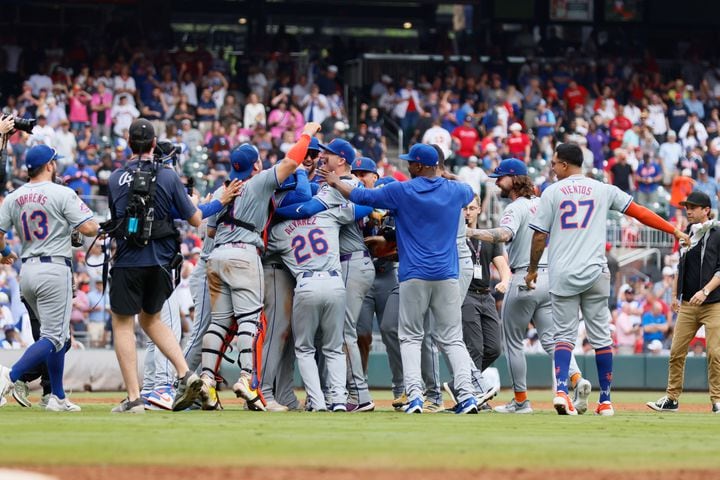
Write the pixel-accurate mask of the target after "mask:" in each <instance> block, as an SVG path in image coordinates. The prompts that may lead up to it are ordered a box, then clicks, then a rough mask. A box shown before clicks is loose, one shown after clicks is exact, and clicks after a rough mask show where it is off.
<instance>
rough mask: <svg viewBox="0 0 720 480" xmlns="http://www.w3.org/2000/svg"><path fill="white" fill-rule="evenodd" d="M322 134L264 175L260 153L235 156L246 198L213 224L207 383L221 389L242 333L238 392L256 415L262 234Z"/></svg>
mask: <svg viewBox="0 0 720 480" xmlns="http://www.w3.org/2000/svg"><path fill="white" fill-rule="evenodd" d="M319 129H320V126H319V125H318V124H317V123H313V122H310V123H308V124H306V125H305V127H304V129H303V135H302V136H301V137H300V140H298V142H297V143H296V144H295V145H294V146H293V147H292V148H291V149H290V150H289V151H288V153H287V156H286V158H285V159H283V160H282V161H281V162H279V163H277V164H276V165H275V166H273V167H272V168H270V169H269V170H261V169H262V166H261V165H260V164H259V162H258V154H257V150H255V149H254V148H253V147H252V146H251V145H247V144H245V145H241V146H240V147H237V148H236V149H235V150H233V152H232V154H231V166H232V169H231V170H232V171H231V173H230V178H231V179H238V180H242V181H243V186H242V189H241V192H240V194H239V195H238V197H237V198H236V199H235V201H234V202H233V204H232V208H228V209H226V210H225V211H224V212H223V213H222V214H218V215H215V216H214V217H213V218H212V219H211V220H210V221H208V235H209V236H211V237H213V238H215V247H214V249H213V251H212V253H211V254H210V257H209V259H208V265H207V267H208V283H209V287H210V299H211V304H212V323H211V325H210V327H209V328H208V331H207V333H206V334H205V336H204V337H203V355H202V371H203V374H202V380H203V383H204V384H205V385H206V386H207V388H208V389H209V388H214V387H215V386H216V384H215V375H216V374H217V370H218V367H219V363H220V362H219V361H220V358H219V356H220V355H221V352H222V346H223V344H224V343H226V342H227V341H228V339H231V338H232V337H233V336H234V331H233V330H234V328H235V327H237V334H238V336H239V338H238V349H239V358H238V362H239V364H240V369H241V374H240V378H239V379H238V381H237V382H236V383H235V385H233V391H235V393H236V394H237V395H238V396H242V397H243V398H244V399H245V400H246V401H247V402H248V406H249V407H250V408H251V409H256V410H265V405H264V402H263V399H262V396H261V394H260V393H259V392H258V389H257V387H258V384H257V381H256V379H253V374H254V373H255V374H256V373H257V369H258V367H259V366H260V365H258V364H257V361H256V360H257V356H256V354H258V353H261V352H258V351H257V350H256V349H255V338H256V334H257V332H258V328H259V327H260V326H261V320H262V318H261V313H262V307H263V299H264V290H263V289H264V280H263V270H262V264H261V261H260V253H261V252H262V251H263V250H264V249H265V243H264V241H263V237H262V234H263V230H264V229H265V227H266V224H267V222H268V218H269V216H270V211H269V208H270V204H271V198H272V195H273V193H274V191H275V189H276V188H278V187H279V186H280V185H282V183H283V182H284V181H285V180H286V179H287V178H288V177H289V176H290V175H291V174H292V173H293V172H294V171H295V169H296V168H297V166H298V165H299V164H300V163H302V162H303V160H304V159H305V156H306V152H307V147H308V145H309V144H310V138H311V137H312V136H313V135H314V134H315V133H316V132H317V131H318V130H319Z"/></svg>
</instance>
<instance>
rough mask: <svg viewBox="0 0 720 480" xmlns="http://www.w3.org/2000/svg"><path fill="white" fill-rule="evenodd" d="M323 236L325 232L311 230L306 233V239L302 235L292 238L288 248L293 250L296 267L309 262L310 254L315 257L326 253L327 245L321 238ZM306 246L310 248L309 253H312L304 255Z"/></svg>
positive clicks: (316, 229)
mask: <svg viewBox="0 0 720 480" xmlns="http://www.w3.org/2000/svg"><path fill="white" fill-rule="evenodd" d="M324 234H325V232H323V231H322V230H321V229H319V228H313V229H312V230H310V231H309V232H308V234H307V239H306V238H305V237H304V236H303V235H298V236H296V237H293V239H292V242H291V243H290V247H292V249H293V253H294V254H295V261H296V262H297V264H298V265H300V264H302V263H305V262H307V261H308V260H310V257H311V256H312V253H314V254H315V255H324V254H326V253H327V251H328V244H327V242H326V241H325V239H324V238H323V235H324ZM308 246H309V247H310V251H312V253H310V251H308V252H307V253H305V250H306V247H308Z"/></svg>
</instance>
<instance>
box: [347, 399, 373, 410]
mask: <svg viewBox="0 0 720 480" xmlns="http://www.w3.org/2000/svg"><path fill="white" fill-rule="evenodd" d="M373 410H375V403H373V402H372V400H371V401H369V402H363V403H360V404H356V403H348V404H347V411H348V412H350V413H362V412H372V411H373Z"/></svg>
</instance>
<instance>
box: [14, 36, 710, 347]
mask: <svg viewBox="0 0 720 480" xmlns="http://www.w3.org/2000/svg"><path fill="white" fill-rule="evenodd" d="M4 53H5V54H3V50H2V49H0V68H5V70H7V71H12V72H21V71H22V72H23V75H22V76H21V77H20V81H18V82H17V83H16V84H14V85H13V84H10V85H9V86H8V83H7V82H4V83H3V88H4V89H5V91H3V92H2V93H3V95H2V97H0V98H2V100H1V102H2V104H1V106H2V107H3V108H4V109H5V111H6V112H9V113H12V114H14V115H16V116H18V117H22V118H36V119H37V126H36V127H35V128H34V130H33V132H32V134H26V133H24V132H21V131H16V132H15V133H14V134H13V135H12V136H11V137H10V141H9V145H8V151H9V153H10V158H11V160H12V181H14V182H22V181H23V180H24V179H25V177H26V172H25V171H24V168H23V163H24V162H23V159H24V153H25V151H26V150H27V149H28V148H29V147H30V146H32V145H35V144H38V143H44V144H48V145H51V146H52V147H53V148H55V149H56V150H57V151H58V152H59V154H60V155H62V156H63V157H64V158H63V159H62V160H61V161H60V164H59V170H60V173H61V175H62V177H63V180H64V181H65V183H66V184H67V185H68V186H69V187H70V188H73V189H74V190H76V191H78V193H79V194H80V195H81V196H82V197H83V198H85V199H86V200H88V203H89V204H90V205H91V206H92V207H93V208H94V209H95V210H96V211H98V212H102V211H103V208H105V207H106V202H104V200H103V199H104V197H105V196H106V195H107V180H108V177H109V175H110V173H111V172H112V171H113V170H114V169H115V168H118V167H120V166H122V165H123V164H124V162H125V160H127V158H128V157H129V154H130V151H129V149H128V146H127V140H126V139H127V129H128V127H129V125H130V123H131V122H132V121H133V119H135V118H138V117H144V118H147V119H149V120H150V121H151V122H152V123H153V125H154V127H155V130H156V132H158V136H159V137H160V139H164V138H166V139H169V140H171V141H173V142H175V143H177V144H178V145H180V146H181V147H182V153H181V155H180V157H179V164H178V166H177V168H178V170H179V172H180V173H181V174H182V175H185V176H195V177H196V178H197V179H198V180H199V184H200V186H201V187H202V188H203V190H204V191H205V192H207V191H211V190H212V189H214V187H215V186H217V185H219V184H220V183H221V182H222V181H224V179H225V177H226V176H227V172H228V170H229V152H230V151H231V150H232V149H233V148H234V147H235V146H237V145H239V144H241V143H244V142H251V143H252V144H253V145H255V146H256V147H257V148H258V150H259V152H260V158H261V159H262V161H263V165H264V167H265V168H269V167H270V166H272V165H273V164H274V163H275V162H276V161H277V160H278V159H281V158H282V157H283V155H284V152H286V151H287V149H288V148H289V147H290V146H291V145H292V144H293V142H294V141H295V140H296V139H297V138H298V136H299V133H300V131H301V129H302V125H303V124H304V123H305V122H307V121H315V122H319V123H321V124H322V126H323V129H322V138H323V141H329V140H331V139H332V138H335V137H342V138H346V139H348V140H349V141H350V142H351V143H352V144H353V145H354V146H355V147H356V149H357V150H358V152H360V153H361V154H362V155H364V156H367V157H370V158H372V159H373V160H375V161H376V162H377V164H378V167H379V173H380V175H381V176H388V175H392V176H394V177H396V178H398V179H404V178H405V176H404V175H403V173H402V172H401V171H400V170H398V167H397V166H396V162H395V161H394V159H393V158H388V147H389V145H388V140H387V138H386V133H387V130H386V129H387V128H388V127H389V125H388V124H389V123H390V122H388V121H387V120H388V119H392V120H393V122H392V123H397V124H398V125H399V126H400V128H401V129H402V130H403V132H404V139H405V145H404V147H405V148H407V147H408V146H409V145H410V144H412V143H416V142H424V143H434V144H438V145H440V146H441V147H442V148H443V150H444V152H445V154H446V157H447V159H448V164H449V165H450V167H451V168H452V169H453V170H454V171H455V172H456V173H457V174H458V176H459V177H460V179H461V180H463V181H466V182H467V183H469V184H470V185H472V187H473V189H474V190H475V191H476V192H478V193H480V194H482V195H484V197H485V201H486V202H487V200H488V199H489V198H490V197H491V194H489V193H487V192H492V183H491V182H490V181H489V179H488V177H487V173H488V172H490V171H491V170H492V169H493V168H494V167H495V166H496V165H497V163H498V162H499V160H501V159H502V158H507V157H517V158H520V159H522V160H524V161H525V162H527V163H528V164H529V165H530V166H531V167H532V168H531V169H530V171H531V172H532V174H533V175H534V176H535V177H536V178H535V180H536V183H537V185H538V191H541V190H542V189H543V188H544V187H545V186H547V185H548V184H549V183H550V182H552V181H553V178H552V177H551V173H550V171H549V160H550V157H551V155H552V151H553V148H554V146H555V145H556V144H557V143H558V142H562V141H575V142H577V143H579V144H580V145H581V147H582V148H583V151H584V153H585V170H586V172H587V174H588V175H592V176H594V177H596V178H599V179H604V180H605V181H608V182H611V183H613V184H615V185H617V186H618V187H620V188H621V189H623V190H625V191H626V192H628V193H631V194H632V195H633V196H634V197H635V198H636V199H637V201H638V202H639V203H641V204H644V205H646V206H649V207H650V208H653V209H654V210H656V211H657V212H658V213H661V214H662V215H665V216H667V217H668V218H672V219H674V220H673V221H676V222H678V223H681V222H682V221H683V219H682V210H681V209H680V206H679V202H680V201H681V200H683V199H684V198H685V196H686V195H687V194H688V193H689V192H690V191H692V190H693V189H699V190H702V191H704V192H706V193H708V194H709V195H710V197H711V198H712V199H713V208H714V210H715V211H717V199H718V195H719V194H720V188H719V187H718V183H717V177H718V176H720V167H719V168H716V166H717V165H716V164H717V159H718V156H719V155H720V137H718V129H719V128H720V114H719V109H720V67H718V68H715V66H714V65H710V66H705V65H702V64H701V63H700V62H698V61H697V60H696V59H694V60H689V61H687V62H686V63H685V64H683V65H681V66H680V67H681V68H678V69H676V70H677V71H675V72H670V73H668V72H667V71H661V69H660V67H659V66H658V63H657V62H656V61H654V60H653V58H652V57H649V56H646V57H645V58H643V59H642V60H641V61H627V60H623V61H619V60H617V59H614V58H596V59H594V60H592V61H587V60H572V61H559V62H542V63H541V62H535V61H528V62H526V63H525V64H523V65H520V66H511V65H509V64H506V65H500V66H499V65H498V64H497V63H492V64H483V63H480V62H479V61H478V60H477V57H473V60H472V61H470V62H467V63H457V64H449V63H445V64H442V66H441V67H439V69H438V71H437V72H436V73H435V74H434V75H427V74H426V75H418V76H415V75H414V74H412V72H408V73H407V75H406V76H405V77H402V78H392V77H390V76H389V75H387V74H383V75H380V76H379V77H378V78H377V80H376V81H375V82H374V83H372V84H371V85H367V86H366V88H365V89H364V90H363V91H362V92H361V93H359V94H358V98H357V100H359V101H358V102H357V105H359V108H358V111H357V112H350V113H349V112H348V111H347V110H346V105H348V104H350V103H349V102H348V100H349V99H347V98H343V94H344V92H345V91H346V90H345V89H344V88H343V86H344V85H343V83H342V78H343V71H342V70H341V68H339V66H337V65H334V64H332V63H330V62H328V61H324V60H323V59H322V58H315V59H313V60H312V61H311V62H310V63H309V65H307V66H303V67H302V68H300V67H299V65H300V64H299V63H294V62H293V61H291V60H290V57H289V56H288V55H284V54H272V55H268V56H267V57H265V58H262V59H260V60H258V61H257V62H256V63H254V64H252V65H251V66H250V67H249V68H247V71H244V72H242V73H239V72H238V71H236V70H235V69H234V68H233V67H232V66H231V64H230V63H229V62H228V61H227V60H226V59H225V58H223V57H220V56H217V55H215V54H214V53H213V52H211V51H210V50H208V49H207V48H205V47H204V46H203V45H200V46H199V47H198V48H196V49H192V50H191V49H180V50H178V51H176V52H174V53H172V54H171V53H170V52H168V51H166V50H157V51H154V50H151V49H149V48H147V47H145V46H143V47H137V48H135V49H126V50H123V51H122V52H120V53H118V54H116V55H115V56H108V55H106V54H104V53H102V52H96V53H91V51H90V50H88V49H86V48H84V47H83V46H81V45H73V46H72V47H68V48H67V49H65V50H63V49H57V48H53V49H47V50H43V49H40V48H27V49H25V50H24V51H21V52H20V53H19V54H18V52H14V54H13V55H10V54H9V53H11V52H8V51H7V49H6V51H5V52H4ZM13 62H14V63H13ZM4 63H6V64H7V65H4ZM20 63H21V64H22V67H23V68H22V69H18V65H19V64H20ZM3 78H5V77H3ZM353 104H354V103H353ZM351 120H352V123H354V124H355V125H353V128H352V131H351V129H350V123H351ZM390 147H392V145H390ZM200 245H201V244H200V240H199V239H198V238H196V237H195V236H194V235H188V236H187V237H186V241H185V244H184V249H185V250H184V253H185V254H186V259H187V263H188V266H187V268H186V269H185V270H188V272H189V269H190V268H191V266H192V263H193V259H194V258H195V256H196V255H197V253H198V251H199V247H200ZM99 255H100V253H98V252H94V253H93V252H92V251H91V256H92V257H97V256H99ZM76 260H77V262H76V267H75V270H76V273H75V276H76V284H77V287H78V295H77V297H76V299H75V302H74V309H73V330H74V332H76V334H78V333H79V332H87V335H88V336H89V338H91V342H90V343H91V344H92V345H93V346H101V345H104V344H106V343H107V341H108V340H109V338H110V337H109V336H108V334H107V333H106V332H105V329H106V327H105V324H106V323H107V319H108V311H107V302H106V301H105V300H103V298H104V294H103V292H102V283H101V282H100V281H99V278H100V276H99V274H98V272H97V267H91V266H90V264H92V263H93V262H92V261H91V262H88V263H86V261H87V260H90V258H88V259H85V258H84V257H83V256H82V255H81V254H80V253H79V254H78V258H77V259H76ZM94 260H95V263H100V262H101V259H100V258H96V259H94ZM666 266H667V267H668V268H673V267H672V266H671V265H666ZM4 271H5V272H6V273H5V277H6V278H4V279H3V282H2V283H1V284H0V289H2V290H3V291H9V290H12V287H9V284H10V283H11V279H13V278H14V274H13V273H12V270H10V269H6V270H4ZM673 271H674V270H673ZM184 274H185V273H184ZM188 274H189V273H188ZM632 289H633V290H634V291H635V292H636V293H635V295H636V300H633V301H632V302H631V301H629V300H627V297H626V296H622V295H621V298H620V301H619V302H618V307H617V309H616V311H615V316H616V317H617V322H618V326H617V328H616V333H617V334H618V339H617V341H618V348H619V349H620V348H622V349H623V351H630V347H633V348H632V351H633V352H635V351H649V350H651V349H650V345H651V344H652V342H653V340H660V342H661V343H662V344H663V345H665V346H666V345H667V344H668V343H667V342H668V338H669V337H668V335H669V332H670V331H671V329H672V320H671V314H669V313H668V312H669V310H668V303H669V302H668V301H667V298H665V297H663V295H659V294H657V293H654V292H655V291H656V290H657V289H656V288H655V287H652V288H647V287H646V286H644V285H633V286H632ZM623 295H627V294H623ZM653 295H654V296H653ZM641 296H642V297H643V299H644V301H643V302H642V303H639V300H637V299H638V298H640V297H641ZM14 298H15V297H13V295H9V304H10V305H11V308H10V311H11V312H13V313H12V314H13V319H14V320H17V321H16V322H15V323H17V322H18V321H19V320H18V319H19V318H20V317H17V318H15V315H18V312H20V311H21V310H22V308H21V306H17V305H14V304H13V302H14ZM3 299H4V298H3V297H2V296H1V295H0V301H1V300H3ZM633 302H634V303H633ZM658 302H660V303H661V304H660V306H659V307H658V306H657V303H658ZM0 304H2V302H0ZM100 304H102V305H103V307H102V308H98V307H97V305H100ZM628 305H629V306H628ZM185 306H186V307H187V308H186V310H185V311H184V312H183V314H184V315H186V317H187V318H188V321H191V318H192V309H191V307H190V306H188V304H185ZM0 312H1V313H2V315H3V316H5V310H4V307H3V309H0ZM658 312H661V313H658ZM646 314H652V315H654V317H653V318H655V319H658V318H660V316H661V315H665V317H663V318H666V319H670V320H668V322H667V328H665V327H645V326H644V323H645V321H644V319H643V318H644V315H646ZM629 317H632V321H631V323H630V325H631V326H632V328H631V329H630V330H628V328H625V327H623V328H622V329H621V328H620V327H619V324H620V323H621V322H625V323H623V325H625V324H627V318H629ZM637 317H639V318H640V319H641V322H640V323H638V322H637ZM6 323H7V322H5V321H3V325H5V324H6ZM655 323H658V322H655ZM658 324H659V323H658ZM100 325H103V327H102V329H101V327H100ZM626 326H627V325H626ZM663 328H664V329H663ZM530 333H532V331H531V332H530ZM84 334H85V333H83V335H84ZM0 335H2V334H1V333H0ZM11 336H12V335H11ZM531 336H532V335H530V336H529V340H528V344H529V345H531V344H532V340H531V338H530V337H531ZM5 337H6V340H5V343H6V344H8V343H10V344H12V345H15V344H17V343H18V342H19V341H18V342H15V343H13V341H12V340H8V339H7V337H8V335H7V334H6V336H5ZM630 337H632V339H631V338H630ZM661 337H662V338H661ZM633 339H634V340H633ZM648 339H649V342H646V340H648ZM631 340H632V341H631ZM641 343H642V347H641V346H640V345H641ZM654 345H655V346H657V344H654ZM580 347H581V346H580ZM528 348H531V346H529V347H528Z"/></svg>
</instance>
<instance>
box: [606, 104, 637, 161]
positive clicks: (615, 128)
mask: <svg viewBox="0 0 720 480" xmlns="http://www.w3.org/2000/svg"><path fill="white" fill-rule="evenodd" d="M608 128H609V129H610V149H611V150H615V149H616V148H619V147H620V146H621V145H622V143H623V135H625V132H626V131H628V130H630V129H631V128H632V122H631V121H630V120H629V119H628V118H627V117H625V116H623V111H622V107H621V106H620V105H618V106H617V108H616V109H615V118H613V119H612V120H610V123H609V124H608Z"/></svg>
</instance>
